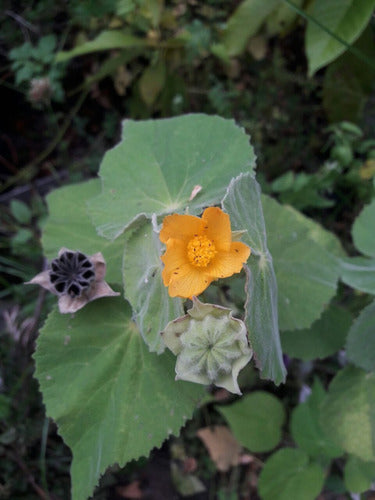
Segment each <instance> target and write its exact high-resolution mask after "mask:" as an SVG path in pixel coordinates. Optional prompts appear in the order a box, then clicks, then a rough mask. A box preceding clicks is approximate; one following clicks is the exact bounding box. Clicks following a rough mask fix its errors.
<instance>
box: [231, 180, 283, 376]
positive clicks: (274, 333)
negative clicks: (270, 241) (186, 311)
mask: <svg viewBox="0 0 375 500" xmlns="http://www.w3.org/2000/svg"><path fill="white" fill-rule="evenodd" d="M222 204H223V208H224V210H226V211H227V212H228V214H229V215H230V218H231V224H232V229H233V230H234V231H239V230H246V232H245V233H244V234H243V236H242V240H243V242H244V243H246V244H248V245H249V246H250V247H251V249H252V254H251V255H250V258H249V260H248V263H247V264H246V265H245V271H246V275H247V280H246V285H245V291H246V295H247V301H246V307H245V323H246V326H247V329H248V331H249V339H250V343H251V346H252V348H253V349H254V353H255V358H256V360H257V364H258V367H259V368H260V370H261V375H262V377H263V378H269V379H271V380H273V381H274V382H275V383H276V384H280V383H281V382H283V381H284V380H285V375H286V370H285V367H284V363H283V359H282V352H281V347H280V338H279V329H278V316H277V284H276V279H275V273H274V270H273V265H272V257H271V255H270V253H269V252H268V249H267V240H266V228H265V225H264V218H263V212H262V204H261V199H260V188H259V185H258V183H257V182H256V180H255V179H254V178H253V177H252V175H251V174H246V175H240V176H238V177H237V178H236V179H234V180H232V181H231V183H230V185H229V187H228V190H227V193H226V195H225V197H224V199H223V203H222Z"/></svg>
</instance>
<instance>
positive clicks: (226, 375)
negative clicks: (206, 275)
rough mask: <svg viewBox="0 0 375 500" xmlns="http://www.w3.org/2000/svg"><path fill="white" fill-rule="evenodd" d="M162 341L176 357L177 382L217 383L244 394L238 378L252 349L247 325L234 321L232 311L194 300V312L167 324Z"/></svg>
mask: <svg viewBox="0 0 375 500" xmlns="http://www.w3.org/2000/svg"><path fill="white" fill-rule="evenodd" d="M163 339H164V342H165V344H166V346H167V347H168V348H169V349H170V350H171V351H172V352H173V353H174V354H175V355H176V356H177V361H176V379H181V380H188V381H190V382H196V383H198V384H214V385H216V386H218V387H224V388H225V389H227V390H228V391H230V392H234V393H236V394H241V391H240V388H239V386H238V383H237V377H238V374H239V372H240V370H242V368H244V366H245V365H247V363H248V362H249V361H250V359H251V357H252V350H251V348H250V346H249V343H248V339H247V331H246V326H245V324H244V323H243V321H241V320H239V319H236V318H233V317H232V311H231V310H230V309H226V308H224V307H220V306H217V305H214V304H203V303H202V302H200V301H199V300H198V299H197V298H196V297H193V307H192V309H190V310H189V311H188V312H187V314H186V315H185V316H182V317H181V318H177V319H176V320H174V321H171V322H170V323H168V325H167V326H166V328H165V330H164V332H163Z"/></svg>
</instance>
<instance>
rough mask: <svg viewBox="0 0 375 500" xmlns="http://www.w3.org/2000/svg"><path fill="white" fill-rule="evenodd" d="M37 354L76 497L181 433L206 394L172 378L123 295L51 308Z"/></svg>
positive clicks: (169, 364) (170, 364) (168, 358)
mask: <svg viewBox="0 0 375 500" xmlns="http://www.w3.org/2000/svg"><path fill="white" fill-rule="evenodd" d="M35 361H36V376H37V378H38V380H39V384H40V388H41V390H42V392H43V399H44V403H45V405H46V408H47V413H48V415H49V416H50V417H52V418H53V419H54V420H55V421H56V423H57V425H58V427H59V433H60V435H61V436H62V437H63V439H64V441H65V442H66V444H67V445H68V446H70V448H71V450H72V453H73V462H72V469H71V476H72V499H73V500H84V499H86V498H87V497H89V496H90V495H91V494H92V492H93V489H94V487H95V485H96V484H97V482H98V479H99V477H100V475H101V474H103V473H104V471H105V470H106V468H107V467H108V466H109V465H111V464H114V463H118V464H119V465H120V466H123V465H124V464H125V463H127V462H128V461H130V460H132V459H136V458H138V457H140V456H144V455H148V453H149V452H150V450H151V449H152V448H153V447H154V446H160V445H161V444H162V442H163V441H164V439H166V438H167V437H168V435H169V434H171V433H177V432H178V431H179V429H180V427H181V426H182V425H183V424H184V422H185V421H186V419H187V418H189V417H190V415H191V414H192V412H193V410H194V408H195V407H196V405H197V401H198V400H199V398H200V397H202V395H203V394H204V393H203V391H202V389H201V388H200V387H199V386H198V385H196V384H190V383H187V382H180V381H179V382H175V381H174V362H175V359H174V357H173V356H172V355H169V354H163V355H162V356H157V355H156V354H151V353H150V352H149V351H148V349H147V347H146V346H145V344H144V342H143V340H142V338H141V336H140V334H139V332H138V329H137V327H136V326H135V324H134V323H133V321H132V319H131V310H130V307H128V306H127V305H126V304H124V302H123V301H122V300H121V299H120V298H116V299H114V298H110V299H102V300H101V301H98V302H96V303H95V304H93V303H92V304H88V305H87V306H86V307H85V308H84V309H82V310H81V311H79V312H78V313H76V314H75V315H74V316H70V315H61V314H59V313H58V312H57V311H56V310H55V311H53V312H52V313H51V314H50V316H49V317H48V319H47V321H46V324H45V326H44V327H43V329H42V330H41V332H40V336H39V339H38V343H37V351H36V354H35Z"/></svg>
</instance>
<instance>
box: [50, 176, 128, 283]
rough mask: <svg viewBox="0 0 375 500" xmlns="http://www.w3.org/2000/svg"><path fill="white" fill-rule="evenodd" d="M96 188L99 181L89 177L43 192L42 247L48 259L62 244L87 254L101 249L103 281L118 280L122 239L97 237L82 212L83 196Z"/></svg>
mask: <svg viewBox="0 0 375 500" xmlns="http://www.w3.org/2000/svg"><path fill="white" fill-rule="evenodd" d="M99 191H100V182H99V180H98V179H93V180H90V181H87V182H83V183H80V184H74V185H71V186H64V187H62V188H60V189H56V190H55V191H52V193H50V194H49V195H48V196H47V204H48V210H49V216H48V219H47V222H46V224H45V226H44V228H43V236H42V244H43V249H44V253H45V255H46V257H47V258H48V259H54V258H55V257H56V256H57V254H58V251H59V250H60V248H62V247H66V248H69V249H71V250H80V251H81V252H83V253H85V254H87V255H92V254H94V253H96V252H102V254H103V256H104V258H105V260H106V263H107V274H106V281H108V282H110V283H121V282H122V258H123V253H124V240H123V238H121V239H119V240H116V241H115V242H110V241H108V240H106V239H105V238H102V237H100V236H99V235H98V234H97V232H96V231H95V228H94V226H93V225H92V223H91V220H90V218H89V216H88V215H87V213H86V202H87V200H88V199H90V198H91V197H93V196H95V195H97V194H98V193H99Z"/></svg>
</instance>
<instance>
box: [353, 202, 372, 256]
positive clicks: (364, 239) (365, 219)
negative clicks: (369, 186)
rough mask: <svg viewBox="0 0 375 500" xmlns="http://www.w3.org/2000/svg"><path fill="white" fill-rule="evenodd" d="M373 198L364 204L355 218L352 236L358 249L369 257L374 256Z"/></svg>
mask: <svg viewBox="0 0 375 500" xmlns="http://www.w3.org/2000/svg"><path fill="white" fill-rule="evenodd" d="M374 227H375V199H374V200H373V201H372V202H371V203H370V204H369V205H366V206H365V208H364V209H363V210H362V212H361V213H360V214H359V216H358V217H357V218H356V220H355V222H354V225H353V229H352V236H353V240H354V244H355V246H356V247H357V248H358V250H359V251H361V252H362V253H364V254H365V255H369V256H370V257H375V231H374Z"/></svg>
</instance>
